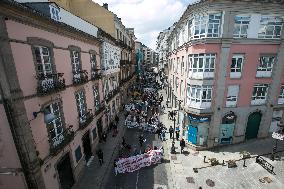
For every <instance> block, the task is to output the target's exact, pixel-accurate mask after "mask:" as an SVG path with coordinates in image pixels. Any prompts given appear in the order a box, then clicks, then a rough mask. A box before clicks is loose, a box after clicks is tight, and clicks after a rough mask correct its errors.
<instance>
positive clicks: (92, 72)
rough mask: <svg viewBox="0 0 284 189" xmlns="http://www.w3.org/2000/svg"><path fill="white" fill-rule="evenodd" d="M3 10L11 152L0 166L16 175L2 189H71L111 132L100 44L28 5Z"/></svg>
mask: <svg viewBox="0 0 284 189" xmlns="http://www.w3.org/2000/svg"><path fill="white" fill-rule="evenodd" d="M0 4H1V8H0V25H1V27H0V35H1V39H4V40H1V42H0V46H1V49H0V52H1V53H0V56H1V62H0V63H1V71H0V72H1V73H0V75H1V83H0V87H1V104H0V122H1V132H0V133H1V143H0V146H3V144H5V147H4V148H5V149H6V148H9V149H6V150H5V154H4V155H3V156H0V162H1V163H0V164H1V167H4V166H5V167H7V170H5V171H6V172H9V173H11V174H7V175H0V179H1V182H0V188H2V186H3V187H4V188H27V187H29V188H53V189H54V188H71V187H72V185H73V184H74V183H75V182H76V180H77V179H78V178H79V176H80V173H81V171H82V170H83V168H84V166H85V164H86V162H87V161H88V160H89V159H90V157H91V156H92V154H94V150H95V147H96V145H97V143H98V142H99V138H100V137H101V135H102V132H103V131H104V130H105V129H106V127H107V124H106V123H105V111H104V110H105V103H104V102H103V98H104V96H103V85H102V79H101V78H102V77H101V73H100V71H99V70H100V65H101V64H100V62H101V60H100V57H101V55H100V48H101V42H100V41H99V40H98V38H97V37H96V36H92V35H90V34H88V33H85V32H84V31H79V30H78V29H74V28H73V27H70V26H68V25H66V24H64V23H59V22H56V21H53V20H51V19H50V18H47V17H45V16H42V15H39V14H35V13H34V12H33V11H31V10H29V9H27V8H26V7H23V6H22V5H19V4H14V3H10V2H8V1H7V2H6V1H5V2H2V3H0ZM93 27H94V30H92V31H96V30H95V29H97V28H96V27H95V26H93ZM2 68H3V69H2ZM4 107H6V108H5V109H4ZM50 113H51V115H53V119H52V120H46V118H47V116H48V115H50ZM7 115H8V116H7ZM9 127H10V129H11V131H12V132H11V131H10V132H9ZM3 133H5V136H4V134H3ZM12 136H13V137H12ZM2 137H3V139H4V140H2ZM1 151H2V152H3V149H1ZM8 169H9V170H11V171H8ZM2 181H4V182H2ZM3 183H4V185H3ZM1 184H2V185H1ZM16 185H17V187H16Z"/></svg>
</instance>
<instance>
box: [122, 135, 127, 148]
mask: <svg viewBox="0 0 284 189" xmlns="http://www.w3.org/2000/svg"><path fill="white" fill-rule="evenodd" d="M121 144H122V146H123V147H125V146H126V142H125V138H124V137H122V142H121Z"/></svg>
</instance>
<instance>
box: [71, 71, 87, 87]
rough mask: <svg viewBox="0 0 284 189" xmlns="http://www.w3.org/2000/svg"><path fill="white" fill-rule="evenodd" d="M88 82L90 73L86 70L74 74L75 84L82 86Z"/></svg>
mask: <svg viewBox="0 0 284 189" xmlns="http://www.w3.org/2000/svg"><path fill="white" fill-rule="evenodd" d="M87 82H88V72H87V71H86V70H81V71H78V72H73V84H74V85H80V84H84V83H87Z"/></svg>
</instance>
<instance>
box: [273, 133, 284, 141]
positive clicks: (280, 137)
mask: <svg viewBox="0 0 284 189" xmlns="http://www.w3.org/2000/svg"><path fill="white" fill-rule="evenodd" d="M272 138H275V139H277V140H283V139H284V134H281V133H277V132H273V133H272Z"/></svg>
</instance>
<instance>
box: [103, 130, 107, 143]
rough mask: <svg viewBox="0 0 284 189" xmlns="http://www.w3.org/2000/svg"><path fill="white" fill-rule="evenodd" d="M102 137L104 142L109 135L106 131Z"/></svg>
mask: <svg viewBox="0 0 284 189" xmlns="http://www.w3.org/2000/svg"><path fill="white" fill-rule="evenodd" d="M102 138H103V141H104V142H106V139H107V135H106V133H105V132H104V133H103V136H102Z"/></svg>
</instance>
